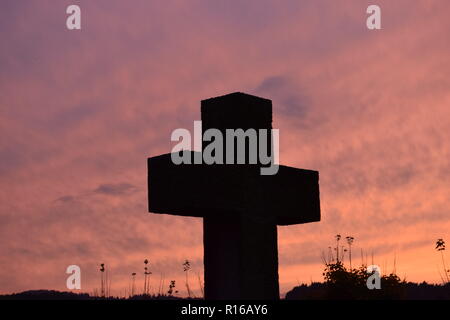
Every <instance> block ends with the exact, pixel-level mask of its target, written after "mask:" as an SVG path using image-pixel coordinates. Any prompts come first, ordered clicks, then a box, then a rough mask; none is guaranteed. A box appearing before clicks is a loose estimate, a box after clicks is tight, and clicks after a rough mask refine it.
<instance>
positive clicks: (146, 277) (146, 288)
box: [144, 259, 152, 295]
mask: <svg viewBox="0 0 450 320" xmlns="http://www.w3.org/2000/svg"><path fill="white" fill-rule="evenodd" d="M148 263H149V261H148V260H147V259H145V260H144V295H148V294H149V289H150V288H149V287H150V275H151V274H152V273H151V272H150V271H149V267H148V266H147V265H148Z"/></svg>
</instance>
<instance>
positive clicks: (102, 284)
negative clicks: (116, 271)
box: [100, 263, 105, 297]
mask: <svg viewBox="0 0 450 320" xmlns="http://www.w3.org/2000/svg"><path fill="white" fill-rule="evenodd" d="M100 272H101V273H100V277H101V278H100V296H101V297H104V296H105V276H104V274H105V264H104V263H101V264H100Z"/></svg>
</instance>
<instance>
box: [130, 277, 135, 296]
mask: <svg viewBox="0 0 450 320" xmlns="http://www.w3.org/2000/svg"><path fill="white" fill-rule="evenodd" d="M135 287H136V272H133V273H132V274H131V296H132V297H133V296H134V294H135Z"/></svg>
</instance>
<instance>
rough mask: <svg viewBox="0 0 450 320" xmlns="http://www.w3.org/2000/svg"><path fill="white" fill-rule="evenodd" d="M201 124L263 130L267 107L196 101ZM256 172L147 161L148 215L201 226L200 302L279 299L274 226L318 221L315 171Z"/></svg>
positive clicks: (251, 100) (167, 157)
mask: <svg viewBox="0 0 450 320" xmlns="http://www.w3.org/2000/svg"><path fill="white" fill-rule="evenodd" d="M201 116H202V130H203V131H205V130H207V129H209V128H215V129H218V130H220V131H221V132H222V133H223V134H224V135H225V130H226V129H239V128H241V129H243V130H247V129H251V128H252V129H256V130H259V129H268V130H270V129H272V101H271V100H268V99H263V98H260V97H256V96H252V95H248V94H244V93H240V92H236V93H231V94H228V95H225V96H221V97H216V98H211V99H207V100H203V101H202V102H201ZM258 139H259V138H258ZM258 142H259V141H258ZM267 143H268V145H269V144H270V140H268V141H267ZM206 145H207V143H203V145H202V148H203V149H204V148H205V147H206ZM266 150H271V149H270V146H268V148H266ZM184 152H189V153H190V156H191V158H192V159H194V157H195V152H191V151H184ZM224 152H225V150H224ZM191 163H193V162H191ZM261 166H262V164H261V163H258V164H233V165H230V164H213V165H207V164H179V165H175V164H174V163H173V162H172V160H171V154H170V153H169V154H164V155H160V156H156V157H152V158H149V159H148V188H149V193H148V195H149V197H148V199H149V211H150V212H153V213H166V214H173V215H180V216H192V217H202V218H203V245H204V272H205V277H204V279H205V291H204V292H205V299H279V285H278V248H277V225H292V224H301V223H308V222H315V221H320V200H319V173H318V172H317V171H311V170H303V169H297V168H292V167H287V166H282V165H280V166H279V170H278V173H277V174H275V175H261V174H260V168H261Z"/></svg>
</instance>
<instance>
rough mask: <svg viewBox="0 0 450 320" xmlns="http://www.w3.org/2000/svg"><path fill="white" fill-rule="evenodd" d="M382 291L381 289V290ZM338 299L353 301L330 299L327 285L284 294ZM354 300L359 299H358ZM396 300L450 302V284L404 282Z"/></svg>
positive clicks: (304, 297)
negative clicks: (400, 293)
mask: <svg viewBox="0 0 450 320" xmlns="http://www.w3.org/2000/svg"><path fill="white" fill-rule="evenodd" d="M381 290H382V289H381ZM327 299H336V300H338V299H340V300H351V299H354V298H352V297H349V296H345V295H342V294H341V295H340V296H338V297H330V292H329V286H328V284H327V283H320V282H314V283H311V284H310V285H306V284H302V285H300V286H297V287H295V288H293V289H292V290H291V291H289V292H288V293H286V300H327ZM356 299H361V298H360V297H358V298H356ZM374 299H382V300H387V299H392V297H387V296H384V295H383V292H382V291H381V292H380V294H378V295H376V296H374ZM396 299H398V300H450V283H447V284H445V285H436V284H428V283H426V282H422V283H413V282H406V283H404V284H403V290H402V295H401V296H399V297H396Z"/></svg>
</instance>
